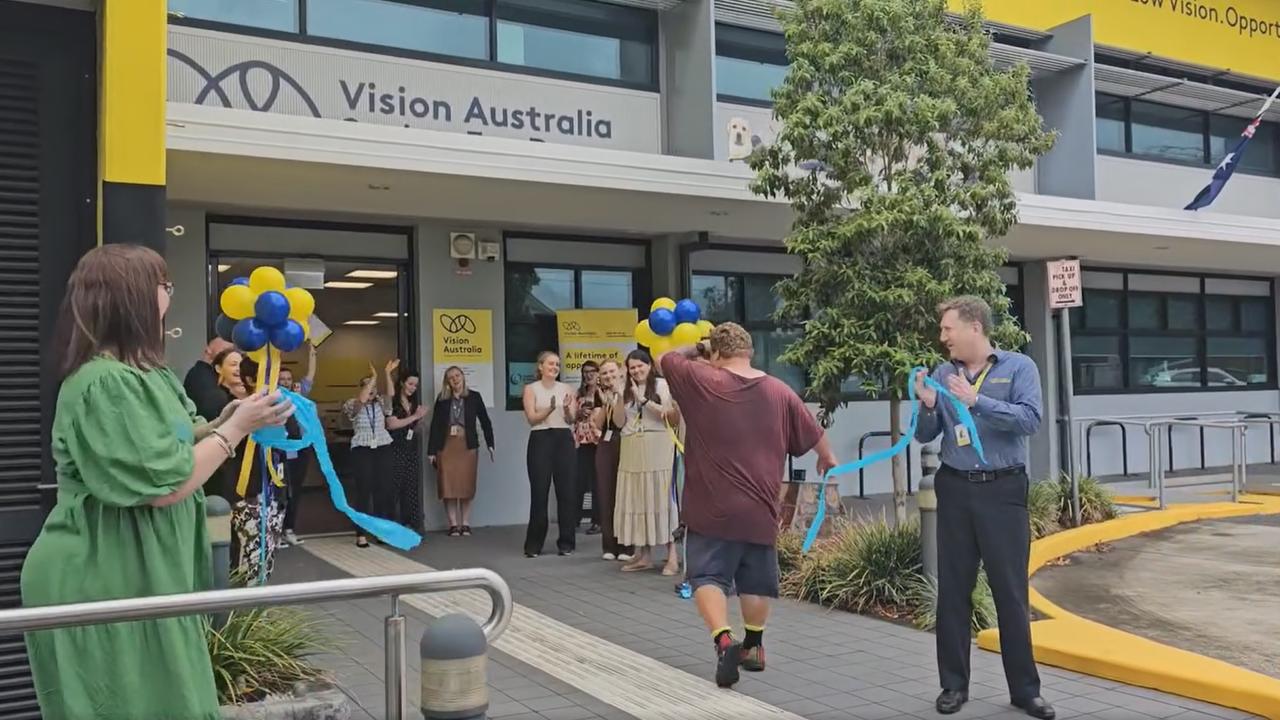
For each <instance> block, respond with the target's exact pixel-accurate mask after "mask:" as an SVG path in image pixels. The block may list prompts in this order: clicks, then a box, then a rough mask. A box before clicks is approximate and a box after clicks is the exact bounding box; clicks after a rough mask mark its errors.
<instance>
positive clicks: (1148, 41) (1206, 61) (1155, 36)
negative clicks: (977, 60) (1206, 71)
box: [948, 0, 1280, 80]
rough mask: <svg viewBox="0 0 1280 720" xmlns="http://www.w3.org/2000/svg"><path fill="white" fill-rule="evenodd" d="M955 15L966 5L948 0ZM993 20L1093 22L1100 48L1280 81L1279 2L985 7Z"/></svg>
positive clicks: (1066, 0)
mask: <svg viewBox="0 0 1280 720" xmlns="http://www.w3.org/2000/svg"><path fill="white" fill-rule="evenodd" d="M948 4H949V5H950V7H951V8H952V10H955V11H957V12H958V11H961V10H963V8H964V6H965V4H966V3H965V0H948ZM982 7H983V12H984V13H985V14H986V16H987V18H988V19H989V20H994V21H996V22H1000V23H1005V24H1008V25H1017V26H1020V27H1025V28H1030V29H1033V30H1048V29H1049V28H1052V27H1054V26H1057V25H1061V24H1062V23H1065V22H1069V21H1071V20H1074V19H1076V18H1078V17H1081V16H1083V15H1092V16H1093V34H1094V42H1095V43H1097V44H1098V45H1110V46H1112V47H1117V48H1122V49H1125V50H1133V51H1136V52H1144V53H1151V54H1152V55H1157V56H1160V57H1163V58H1168V59H1171V60H1180V61H1182V62H1186V63H1191V64H1195V65H1204V66H1206V67H1210V68H1215V69H1221V70H1230V71H1232V72H1237V73H1242V74H1245V75H1256V76H1258V77H1263V78H1270V79H1272V80H1280V3H1277V2H1275V0H982Z"/></svg>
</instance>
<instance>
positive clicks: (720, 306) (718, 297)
mask: <svg viewBox="0 0 1280 720" xmlns="http://www.w3.org/2000/svg"><path fill="white" fill-rule="evenodd" d="M738 281H739V278H737V277H734V276H727V275H694V276H693V286H692V287H693V292H692V294H691V298H692V299H693V300H694V301H695V302H697V303H698V305H699V306H700V307H701V308H702V314H703V315H704V316H705V317H706V319H707V320H709V321H710V322H713V323H722V322H725V321H728V320H736V319H740V318H738V312H737V307H738V298H739V296H740V293H739V282H738Z"/></svg>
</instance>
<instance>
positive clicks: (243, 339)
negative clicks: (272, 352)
mask: <svg viewBox="0 0 1280 720" xmlns="http://www.w3.org/2000/svg"><path fill="white" fill-rule="evenodd" d="M231 337H232V342H234V343H235V344H236V347H237V348H239V349H240V350H243V351H244V352H253V351H254V350H261V349H262V348H263V346H265V345H266V344H267V328H266V327H265V326H264V325H263V324H262V323H260V322H258V320H257V319H256V318H245V319H244V320H241V321H240V322H238V323H236V329H235V330H234V331H233V332H232V333H231Z"/></svg>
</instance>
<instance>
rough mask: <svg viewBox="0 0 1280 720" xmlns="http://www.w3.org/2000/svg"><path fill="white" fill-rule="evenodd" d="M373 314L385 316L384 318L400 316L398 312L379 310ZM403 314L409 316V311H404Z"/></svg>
mask: <svg viewBox="0 0 1280 720" xmlns="http://www.w3.org/2000/svg"><path fill="white" fill-rule="evenodd" d="M373 316H374V317H386V318H393V317H400V313H393V312H380V313H374V314H373ZM404 316H405V317H409V313H404Z"/></svg>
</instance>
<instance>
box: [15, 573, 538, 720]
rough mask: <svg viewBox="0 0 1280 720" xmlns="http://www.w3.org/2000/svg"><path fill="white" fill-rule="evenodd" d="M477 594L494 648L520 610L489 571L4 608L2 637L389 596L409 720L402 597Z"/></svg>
mask: <svg viewBox="0 0 1280 720" xmlns="http://www.w3.org/2000/svg"><path fill="white" fill-rule="evenodd" d="M474 589H479V590H484V591H485V592H487V593H488V594H489V599H490V600H491V601H492V602H493V607H492V609H491V610H490V611H489V617H488V619H486V620H485V621H484V623H483V624H482V625H481V629H482V630H483V631H484V634H485V637H486V638H487V639H488V641H489V642H490V643H492V642H493V641H494V640H496V639H497V638H498V637H499V636H501V635H502V633H503V632H504V631H505V630H506V629H507V626H508V625H510V624H511V617H512V614H513V613H514V612H515V606H514V604H513V603H512V600H511V587H510V586H509V585H507V582H506V581H505V580H503V579H502V577H501V576H500V575H498V574H497V573H495V572H493V571H492V570H486V569H484V568H468V569H463V570H440V571H435V572H423V573H412V574H407V575H383V576H378V577H363V578H342V579H340V580H320V581H317V582H306V583H290V584H287V585H267V586H262V587H251V588H235V589H231V590H205V591H201V592H193V593H180V594H176V595H154V596H151V597H139V598H119V599H115V600H97V601H93V602H82V603H69V604H66V605H46V606H41V607H28V608H18V609H14V610H0V635H7V634H11V633H17V632H32V631H37V630H55V629H59V628H69V627H80V626H84V625H103V624H108V623H116V622H125V621H130V620H152V619H158V618H167V617H179V616H184V615H205V614H210V613H216V612H220V611H225V610H236V609H240V608H251V607H272V606H279V605H306V604H311V603H318V602H327V601H330V600H351V599H355V598H368V597H381V596H390V597H391V599H392V614H391V615H389V616H388V617H387V618H386V641H387V642H386V647H385V650H386V691H387V718H388V719H389V720H403V718H404V717H405V714H406V712H407V708H406V693H405V657H404V648H405V642H404V628H405V618H404V616H403V615H401V614H400V606H399V598H400V596H402V595H414V594H418V593H434V592H445V591H449V590H474Z"/></svg>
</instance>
